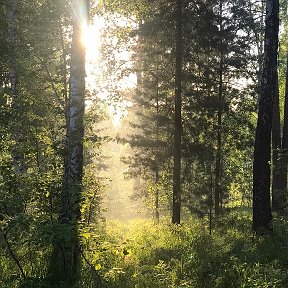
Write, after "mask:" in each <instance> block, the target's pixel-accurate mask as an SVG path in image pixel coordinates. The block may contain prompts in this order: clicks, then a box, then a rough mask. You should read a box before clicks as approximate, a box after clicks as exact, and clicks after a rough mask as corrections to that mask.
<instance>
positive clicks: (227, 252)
mask: <svg viewBox="0 0 288 288" xmlns="http://www.w3.org/2000/svg"><path fill="white" fill-rule="evenodd" d="M189 222H190V223H189V224H181V225H180V226H177V227H175V226H172V225H170V224H168V223H169V222H168V221H166V223H165V221H162V222H161V223H160V224H158V225H154V224H153V222H152V221H148V220H145V219H141V220H132V221H130V222H126V223H123V222H117V221H110V222H108V223H106V229H105V233H103V235H105V237H104V238H102V237H101V238H102V239H101V240H100V239H99V240H100V241H99V242H98V244H99V245H98V247H97V249H96V250H97V251H98V252H97V253H96V254H94V260H93V257H90V259H91V262H93V265H94V267H96V269H97V271H98V272H97V274H98V275H99V276H100V277H101V284H100V283H99V281H98V280H99V279H97V281H96V282H98V284H97V286H98V287H107V288H108V287H109V288H114V287H115V288H116V287H117V288H118V287H119V288H132V287H133V288H149V287H151V288H152V287H153V288H158V287H159V288H160V287H161V288H169V287H175V288H176V287H177V288H180V287H191V288H194V287H195V288H196V287H197V288H206V287H207V288H208V287H209V288H211V287H215V288H217V287H219V288H225V287H227V288H233V287H235V288H242V287H243V288H244V287H245V288H246V287H259V288H260V287H261V288H265V287H267V288H268V287H269V288H270V287H277V288H278V287H279V288H280V287H283V288H284V287H286V288H287V287H288V224H287V222H286V221H285V220H284V219H277V220H275V221H274V231H273V233H272V234H271V235H265V236H261V237H260V236H256V235H254V234H253V232H252V231H251V213H250V212H232V213H230V214H229V215H228V216H226V217H223V218H222V219H221V221H218V223H217V226H216V225H215V227H213V229H212V233H211V235H210V233H209V230H210V229H209V227H207V221H204V220H202V221H201V220H195V221H193V223H192V221H189ZM95 284H96V283H95ZM95 284H94V286H93V285H92V286H89V287H95ZM97 286H96V287H97ZM83 287H86V286H83ZM87 287H88V286H87Z"/></svg>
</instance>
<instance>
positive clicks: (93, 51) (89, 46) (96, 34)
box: [82, 16, 136, 127]
mask: <svg viewBox="0 0 288 288" xmlns="http://www.w3.org/2000/svg"><path fill="white" fill-rule="evenodd" d="M104 26H105V22H104V19H103V18H101V17H99V16H95V17H94V19H93V21H91V24H90V25H89V26H86V25H85V26H84V27H83V32H82V42H83V44H84V46H85V48H86V75H87V76H86V87H87V88H86V89H87V90H88V91H94V90H96V89H95V88H97V86H98V87H99V86H100V85H102V84H103V83H99V79H101V77H99V75H100V74H101V70H100V69H99V67H100V66H101V65H99V61H100V51H101V44H102V36H101V33H102V29H103V28H104ZM118 57H120V58H123V59H125V60H128V58H129V57H130V56H129V53H128V52H127V51H123V52H121V53H120V54H119V55H118ZM97 75H98V76H97ZM135 85H136V75H135V74H134V73H131V74H130V75H129V76H127V77H125V78H123V79H122V80H121V83H120V87H121V88H122V89H126V88H132V87H135ZM106 90H107V91H108V90H109V89H108V87H107V88H106ZM98 97H100V98H102V99H105V98H107V93H105V92H104V93H101V95H98ZM86 105H87V106H88V107H89V102H88V103H87V104H86ZM130 105H131V103H129V102H127V101H126V102H125V101H124V102H120V101H119V102H118V104H117V105H116V106H115V103H114V105H110V106H109V114H110V118H111V120H112V124H113V126H114V127H119V126H121V120H122V119H123V118H124V117H126V116H127V114H128V112H127V110H126V107H128V106H130Z"/></svg>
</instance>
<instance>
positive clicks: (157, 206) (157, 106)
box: [154, 59, 160, 223]
mask: <svg viewBox="0 0 288 288" xmlns="http://www.w3.org/2000/svg"><path fill="white" fill-rule="evenodd" d="M156 61H157V63H156V71H157V72H156V75H157V76H156V77H157V80H156V85H157V86H156V143H158V142H159V116H160V115H159V81H158V77H159V75H158V72H159V71H158V68H159V67H158V59H157V60H156ZM156 151H157V150H156ZM156 157H157V154H156ZM157 158H158V157H157ZM155 161H156V163H155V164H156V165H155V188H156V190H155V203H154V209H155V212H154V215H155V223H159V164H158V159H156V160H155Z"/></svg>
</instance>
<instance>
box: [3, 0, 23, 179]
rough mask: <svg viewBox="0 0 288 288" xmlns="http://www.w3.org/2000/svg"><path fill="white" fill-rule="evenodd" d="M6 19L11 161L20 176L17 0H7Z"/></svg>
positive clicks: (20, 138) (20, 139)
mask: <svg viewBox="0 0 288 288" xmlns="http://www.w3.org/2000/svg"><path fill="white" fill-rule="evenodd" d="M7 14H8V15H7V18H8V21H7V23H8V45H9V50H10V51H9V59H8V61H9V82H10V95H11V100H12V112H13V116H14V118H15V119H16V121H15V122H16V123H13V126H12V129H11V133H12V139H13V140H14V142H15V144H14V145H13V147H12V159H13V166H14V171H15V174H17V175H22V174H24V173H25V172H26V167H25V164H24V155H23V152H22V151H21V150H22V148H21V142H22V140H23V135H22V133H23V132H22V129H21V121H18V119H19V118H20V117H21V116H22V115H20V110H21V109H20V103H19V100H20V98H19V93H18V89H17V84H18V75H17V62H16V59H17V57H16V51H17V49H16V46H17V0H8V6H7Z"/></svg>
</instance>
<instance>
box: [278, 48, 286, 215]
mask: <svg viewBox="0 0 288 288" xmlns="http://www.w3.org/2000/svg"><path fill="white" fill-rule="evenodd" d="M281 149H282V151H281V153H282V155H281V157H280V163H279V166H280V168H279V170H280V176H279V189H280V192H281V199H279V203H280V201H281V206H280V208H281V211H280V212H282V211H283V209H284V208H286V205H287V203H286V201H287V196H286V193H287V168H288V167H287V166H288V51H287V52H286V84H285V99H284V121H283V134H282V143H281Z"/></svg>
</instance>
